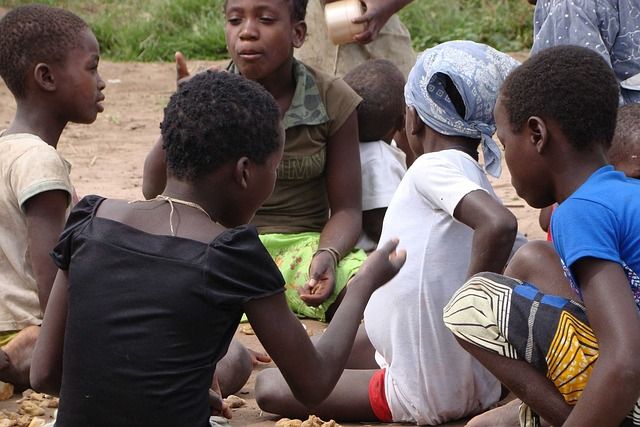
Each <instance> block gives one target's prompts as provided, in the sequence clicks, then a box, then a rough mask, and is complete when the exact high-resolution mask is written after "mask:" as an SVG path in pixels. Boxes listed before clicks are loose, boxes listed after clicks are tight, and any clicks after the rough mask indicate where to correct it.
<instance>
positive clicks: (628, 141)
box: [607, 104, 640, 164]
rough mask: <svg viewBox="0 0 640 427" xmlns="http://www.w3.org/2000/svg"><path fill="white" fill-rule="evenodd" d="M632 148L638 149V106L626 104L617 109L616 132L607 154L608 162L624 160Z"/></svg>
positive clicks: (639, 146)
mask: <svg viewBox="0 0 640 427" xmlns="http://www.w3.org/2000/svg"><path fill="white" fill-rule="evenodd" d="M634 148H635V150H638V149H640V104H627V105H623V106H622V107H620V108H619V109H618V119H617V121H616V131H615V133H614V135H613V142H612V143H611V148H610V149H609V152H608V153H607V157H608V158H609V162H610V163H613V164H615V163H618V162H621V161H623V160H626V158H627V156H628V155H629V154H630V153H631V151H632V150H633V149H634Z"/></svg>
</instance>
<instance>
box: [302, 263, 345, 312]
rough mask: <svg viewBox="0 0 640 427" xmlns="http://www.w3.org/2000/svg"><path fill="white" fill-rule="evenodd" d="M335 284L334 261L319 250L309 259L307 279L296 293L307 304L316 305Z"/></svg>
mask: <svg viewBox="0 0 640 427" xmlns="http://www.w3.org/2000/svg"><path fill="white" fill-rule="evenodd" d="M335 286H336V265H335V261H334V259H333V257H332V256H331V255H330V254H329V253H328V252H319V253H317V254H316V256H314V257H313V259H312V260H311V265H310V266H309V281H308V282H307V284H306V285H304V286H303V287H302V288H298V293H299V294H300V299H301V300H302V301H304V302H305V303H306V304H307V305H310V306H312V307H317V306H319V305H320V304H322V303H323V302H325V301H326V300H327V299H328V298H329V297H330V296H331V294H332V293H333V289H334V288H335Z"/></svg>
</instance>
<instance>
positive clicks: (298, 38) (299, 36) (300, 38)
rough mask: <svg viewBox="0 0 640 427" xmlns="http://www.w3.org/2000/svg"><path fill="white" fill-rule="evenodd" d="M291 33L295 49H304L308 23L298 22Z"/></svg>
mask: <svg viewBox="0 0 640 427" xmlns="http://www.w3.org/2000/svg"><path fill="white" fill-rule="evenodd" d="M291 31H292V32H293V34H292V36H293V47H296V48H300V47H302V44H303V43H304V41H305V40H306V38H307V23H306V22H305V21H298V22H296V23H295V24H293V28H292V30H291Z"/></svg>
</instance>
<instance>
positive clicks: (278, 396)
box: [255, 368, 291, 414]
mask: <svg viewBox="0 0 640 427" xmlns="http://www.w3.org/2000/svg"><path fill="white" fill-rule="evenodd" d="M290 394H291V392H290V391H289V388H288V386H287V384H286V383H285V382H284V378H283V377H282V374H281V373H280V371H279V370H278V369H277V368H270V369H265V370H264V371H262V372H260V373H259V374H258V376H257V378H256V386H255V396H256V402H257V404H258V406H259V407H260V409H262V410H263V411H267V412H271V413H273V414H281V413H283V411H282V404H283V403H284V401H285V400H286V397H287V396H288V395H290Z"/></svg>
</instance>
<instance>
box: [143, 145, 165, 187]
mask: <svg viewBox="0 0 640 427" xmlns="http://www.w3.org/2000/svg"><path fill="white" fill-rule="evenodd" d="M166 185H167V160H166V157H165V154H164V149H163V148H162V137H161V136H159V137H158V140H157V141H156V142H155V144H153V147H151V151H149V153H148V154H147V157H146V158H145V159H144V167H143V169H142V194H143V195H144V197H145V199H153V198H154V197H156V196H157V195H158V194H161V193H162V192H163V191H164V187H165V186H166Z"/></svg>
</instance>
